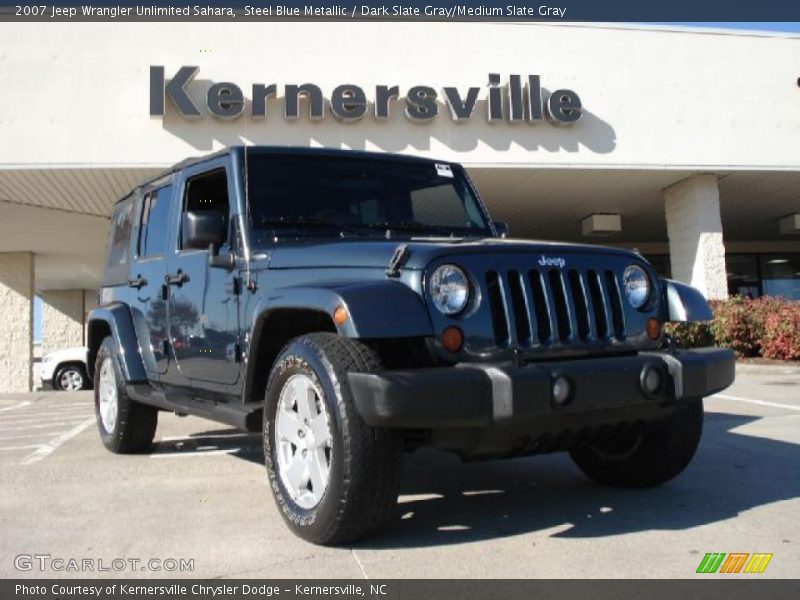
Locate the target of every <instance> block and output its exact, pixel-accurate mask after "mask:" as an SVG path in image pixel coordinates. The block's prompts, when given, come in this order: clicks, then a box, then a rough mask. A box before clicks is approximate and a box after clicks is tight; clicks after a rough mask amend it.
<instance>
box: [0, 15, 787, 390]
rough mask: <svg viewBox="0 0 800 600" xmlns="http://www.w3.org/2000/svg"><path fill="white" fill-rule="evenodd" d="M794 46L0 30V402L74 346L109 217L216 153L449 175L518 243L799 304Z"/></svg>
mask: <svg viewBox="0 0 800 600" xmlns="http://www.w3.org/2000/svg"><path fill="white" fill-rule="evenodd" d="M799 77H800V37H799V36H796V35H785V34H761V33H754V32H742V31H721V30H716V31H711V30H694V29H693V30H688V29H681V28H663V27H639V26H635V27H634V26H622V25H620V26H615V25H579V24H558V25H551V24H541V23H540V24H536V23H477V22H469V23H454V22H449V23H439V22H436V23H434V22H427V23H403V22H330V23H323V22H279V23H275V22H272V23H270V22H264V23H253V22H250V23H228V22H226V23H221V22H215V23H186V22H184V23H180V22H175V23H112V24H102V25H101V24H91V23H0V89H2V93H1V94H0V140H1V142H0V307H2V311H0V392H19V391H28V390H30V389H31V387H32V384H33V381H32V374H31V373H32V368H31V364H32V337H33V299H34V297H35V296H37V295H38V296H40V297H41V299H42V301H43V316H42V346H43V351H44V352H48V351H51V350H56V349H60V348H65V347H69V346H76V345H82V344H83V343H84V340H85V320H86V314H87V311H88V310H90V309H91V307H92V305H93V304H94V302H95V298H96V289H97V287H98V285H99V282H100V278H101V274H102V270H103V262H104V253H105V240H106V234H107V230H108V225H109V215H110V213H111V210H112V206H113V204H114V202H115V200H117V199H118V198H119V197H120V196H122V195H123V194H124V193H125V192H126V191H127V190H129V189H130V188H131V187H132V186H134V185H135V184H136V183H137V182H139V181H141V180H143V179H145V178H147V177H149V176H152V175H154V174H155V173H158V172H159V171H160V170H162V169H163V168H164V167H166V166H168V165H170V164H173V163H175V162H177V161H180V160H182V159H184V158H187V157H190V156H197V155H202V154H205V153H209V152H211V151H213V150H216V149H219V148H221V147H223V146H226V145H235V144H267V145H292V146H328V147H336V148H350V149H359V150H373V151H379V152H398V153H405V154H414V155H421V156H426V157H435V158H438V159H441V160H442V161H456V162H460V163H463V164H464V165H465V166H466V167H467V169H468V172H469V174H470V176H471V177H472V179H473V180H474V183H475V185H476V187H477V188H478V190H479V191H480V193H481V195H482V197H483V199H484V201H485V202H486V204H487V205H488V208H489V210H490V212H491V213H492V215H493V216H494V218H495V219H497V220H502V221H506V222H508V224H509V228H510V235H511V236H512V237H519V238H530V239H548V240H567V241H574V242H591V243H600V244H611V245H619V246H624V247H629V248H638V249H639V251H640V252H642V253H643V254H644V255H645V256H647V257H648V258H649V259H650V260H651V261H652V262H653V264H654V265H655V266H656V268H657V269H658V270H659V271H660V272H661V273H662V274H664V275H669V276H671V277H672V278H674V279H678V280H681V281H685V282H689V283H691V284H692V285H694V286H696V287H698V288H699V289H700V290H702V291H703V293H704V294H705V295H706V296H707V297H708V298H723V297H726V296H728V295H729V294H743V295H748V296H759V295H764V294H771V295H782V296H785V297H790V298H794V299H799V300H800V87H798V86H799V84H800V80H799V79H798V78H799Z"/></svg>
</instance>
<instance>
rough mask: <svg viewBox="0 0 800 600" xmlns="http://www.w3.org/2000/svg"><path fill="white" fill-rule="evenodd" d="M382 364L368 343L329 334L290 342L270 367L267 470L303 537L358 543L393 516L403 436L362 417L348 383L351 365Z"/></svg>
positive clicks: (376, 366)
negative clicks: (376, 426) (358, 540)
mask: <svg viewBox="0 0 800 600" xmlns="http://www.w3.org/2000/svg"><path fill="white" fill-rule="evenodd" d="M379 368H380V360H379V358H378V356H377V354H375V352H373V351H372V350H371V349H370V348H369V347H368V346H366V345H364V344H362V343H361V342H358V341H355V340H350V339H347V338H341V337H339V336H337V335H335V334H330V333H314V334H309V335H304V336H301V337H299V338H296V339H294V340H292V341H291V342H290V343H289V344H288V345H287V346H286V347H285V348H284V349H283V351H282V352H281V354H280V355H279V356H278V359H277V361H276V362H275V365H274V366H273V368H272V371H271V373H270V377H269V382H268V384H267V392H266V399H265V409H264V456H265V459H266V464H267V473H268V476H269V481H270V485H271V487H272V492H273V495H274V496H275V501H276V503H277V504H278V508H279V510H280V511H281V514H282V515H283V518H284V520H285V521H286V523H287V524H288V525H289V527H290V529H292V531H294V532H295V533H296V534H297V535H299V536H300V537H301V538H303V539H305V540H308V541H310V542H314V543H317V544H341V543H344V542H350V541H354V540H357V539H360V538H363V537H366V536H367V535H369V534H371V533H373V532H374V531H376V530H377V529H378V528H380V527H381V526H382V525H383V524H384V523H385V522H386V521H387V520H388V518H389V517H390V516H391V512H392V509H393V508H394V506H395V504H396V501H397V495H398V491H399V487H400V477H401V472H402V458H403V447H402V439H401V438H400V436H399V435H398V434H397V433H396V432H393V431H391V430H386V429H380V428H374V427H371V426H369V425H367V424H366V423H365V422H364V421H363V420H362V419H361V416H360V415H359V414H358V412H357V411H356V408H355V405H354V402H353V396H352V392H351V391H350V386H349V384H348V381H347V373H348V372H350V371H374V370H377V369H379Z"/></svg>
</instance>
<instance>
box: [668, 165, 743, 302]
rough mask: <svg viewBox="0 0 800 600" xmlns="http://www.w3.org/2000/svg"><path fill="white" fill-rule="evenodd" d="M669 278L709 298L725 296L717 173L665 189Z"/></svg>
mask: <svg viewBox="0 0 800 600" xmlns="http://www.w3.org/2000/svg"><path fill="white" fill-rule="evenodd" d="M664 209H665V213H666V217H667V233H668V235H669V255H670V259H671V261H672V277H673V278H674V279H677V280H678V281H682V282H684V283H688V284H690V285H692V286H693V287H696V288H697V289H699V290H700V291H701V292H703V294H704V295H705V297H706V298H708V299H709V300H718V299H723V298H727V297H728V281H727V277H726V275H725V245H724V244H723V242H722V220H721V219H720V209H719V186H718V185H717V176H716V175H695V176H694V177H689V178H688V179H684V180H683V181H679V182H678V183H676V184H674V185H672V186H670V187H668V188H667V189H665V190H664Z"/></svg>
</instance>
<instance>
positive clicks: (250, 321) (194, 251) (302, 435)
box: [88, 147, 734, 544]
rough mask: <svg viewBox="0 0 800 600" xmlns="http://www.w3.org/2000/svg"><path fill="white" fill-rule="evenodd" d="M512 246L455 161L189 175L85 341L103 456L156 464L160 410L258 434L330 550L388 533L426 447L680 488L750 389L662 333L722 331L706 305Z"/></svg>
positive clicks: (278, 487)
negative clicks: (145, 456) (405, 464)
mask: <svg viewBox="0 0 800 600" xmlns="http://www.w3.org/2000/svg"><path fill="white" fill-rule="evenodd" d="M504 230H505V227H504V226H503V225H502V224H500V223H493V222H492V221H491V220H490V219H489V215H488V214H487V212H486V208H485V207H484V205H483V204H482V202H481V200H480V198H479V196H478V194H477V192H476V190H475V188H474V187H473V186H472V184H471V183H470V180H469V178H468V177H467V174H466V172H465V171H464V169H463V168H462V167H461V166H459V165H457V164H451V163H444V162H435V161H432V160H426V159H420V158H413V157H405V156H393V155H384V154H370V153H363V152H348V151H337V150H321V149H319V150H317V149H315V150H311V149H299V148H294V149H293V148H262V147H237V148H230V149H226V150H224V151H222V152H219V153H216V154H213V155H211V156H206V157H203V158H198V159H192V160H188V161H186V162H183V163H181V164H178V165H176V166H175V167H173V168H172V169H169V170H168V171H166V172H165V173H163V174H161V175H159V176H158V177H156V178H154V179H152V180H150V181H147V182H145V183H143V184H142V185H141V186H139V187H137V188H136V189H134V190H133V191H132V192H131V193H130V194H129V195H128V196H126V197H125V198H123V199H122V200H120V202H119V203H118V204H117V205H116V208H115V211H114V215H113V219H112V223H111V230H110V234H109V239H108V260H107V264H106V269H105V274H104V280H103V283H102V288H101V290H100V306H99V308H97V309H96V310H94V311H93V312H92V313H91V316H90V319H89V334H88V338H89V364H90V365H93V373H92V377H93V379H94V381H95V384H96V385H95V408H96V412H97V424H98V427H99V430H100V437H101V439H102V441H103V444H104V445H105V446H106V447H107V448H108V449H109V450H111V451H112V452H118V453H127V452H139V451H143V450H146V449H147V448H149V447H150V445H151V444H152V441H153V437H154V434H155V430H156V422H157V417H158V412H159V411H161V410H166V411H174V412H177V413H182V414H183V413H189V414H193V415H198V416H201V417H207V418H209V419H213V420H216V421H220V422H223V423H227V424H229V425H233V426H235V427H239V428H241V429H243V430H246V431H253V432H256V431H262V432H263V440H264V454H265V461H266V465H267V472H268V476H269V482H270V485H271V487H272V491H273V494H274V496H275V500H276V502H277V504H278V506H279V508H280V511H281V513H282V515H283V517H284V518H285V520H286V522H287V523H288V525H289V527H291V529H292V530H294V531H295V532H296V533H297V534H298V535H300V536H301V537H303V538H305V539H307V540H310V541H312V542H316V543H322V544H334V543H342V542H347V541H352V540H355V539H358V538H361V537H364V536H366V535H368V534H370V533H372V532H373V531H375V530H376V529H377V528H378V527H379V526H380V525H381V524H383V523H384V522H385V521H386V520H387V518H388V517H389V516H390V515H391V513H392V510H393V507H394V506H395V503H396V501H397V495H398V489H399V485H400V477H401V471H402V460H403V453H404V452H407V451H411V450H414V449H415V448H418V447H420V446H431V447H435V448H440V449H443V450H447V451H451V452H455V453H457V454H458V455H460V456H461V457H463V458H465V459H469V460H474V459H486V458H499V457H511V456H519V455H526V454H535V453H543V452H554V451H568V452H569V453H570V455H571V456H572V458H573V459H574V461H575V462H576V463H577V465H578V467H580V469H581V470H582V471H583V472H584V473H586V474H587V475H588V476H589V477H591V478H593V479H595V480H597V481H599V482H602V483H605V484H610V485H619V486H634V487H638V486H652V485H657V484H660V483H662V482H664V481H667V480H669V479H671V478H673V477H675V476H676V475H677V474H678V473H680V472H681V471H682V470H683V469H684V468H685V467H686V466H687V465H688V463H689V461H690V460H691V458H692V456H693V454H694V452H695V449H696V447H697V444H698V441H699V439H700V433H701V429H702V422H703V405H702V398H703V397H704V396H707V395H709V394H713V393H715V392H718V391H720V390H722V389H724V388H725V387H727V386H728V385H730V384H731V382H732V381H733V378H734V359H733V355H732V354H731V353H730V352H729V351H727V350H721V349H715V348H708V349H702V350H686V351H678V350H676V349H674V348H672V347H671V345H670V343H669V340H668V339H667V338H666V336H665V335H664V332H663V325H664V323H665V322H667V321H687V320H706V319H709V318H710V317H711V313H710V311H709V308H708V305H707V303H706V301H705V300H704V298H703V297H702V296H701V295H700V293H699V292H697V291H696V290H694V289H692V288H690V287H688V286H685V285H682V284H679V283H677V282H672V281H668V280H661V279H659V278H658V277H657V276H656V274H655V272H654V271H653V269H652V267H651V266H650V265H649V264H648V263H647V262H646V261H645V260H644V259H643V258H642V257H641V256H640V255H639V254H637V253H635V252H630V251H626V250H618V249H611V248H603V247H595V246H585V245H577V244H560V243H550V242H531V241H520V240H510V239H505V231H504Z"/></svg>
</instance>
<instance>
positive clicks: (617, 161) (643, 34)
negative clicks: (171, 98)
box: [0, 23, 800, 170]
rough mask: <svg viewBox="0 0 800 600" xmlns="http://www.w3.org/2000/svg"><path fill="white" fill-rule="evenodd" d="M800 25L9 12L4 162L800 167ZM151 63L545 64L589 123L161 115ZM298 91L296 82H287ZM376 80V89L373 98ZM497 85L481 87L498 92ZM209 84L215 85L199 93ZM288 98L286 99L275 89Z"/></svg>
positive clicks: (2, 59) (466, 75)
mask: <svg viewBox="0 0 800 600" xmlns="http://www.w3.org/2000/svg"><path fill="white" fill-rule="evenodd" d="M798 58H800V38H797V37H795V38H790V37H769V36H757V35H750V34H725V33H686V32H674V31H663V30H641V29H626V28H614V27H600V26H569V25H544V24H488V23H452V24H451V23H425V24H424V25H421V24H419V23H264V24H257V23H248V24H245V23H234V24H226V23H162V24H155V23H112V24H105V25H103V26H102V27H101V26H98V25H97V24H90V23H30V24H22V23H13V24H12V23H2V24H0V87H1V88H2V89H3V93H2V94H0V137H2V139H3V143H2V144H1V145H0V168H2V167H9V166H11V165H15V164H16V165H19V164H37V165H42V164H62V165H72V164H92V165H111V164H126V165H131V166H132V165H137V164H140V165H160V164H168V163H172V162H174V161H176V160H179V159H182V158H184V157H186V156H188V155H196V154H201V153H204V152H206V151H209V150H211V149H213V148H217V147H220V146H221V145H224V144H231V143H239V142H241V141H243V140H245V141H252V142H257V143H277V144H299V145H309V144H313V145H329V146H343V147H354V148H366V149H382V150H391V151H399V152H412V153H420V154H426V155H435V156H439V157H442V158H444V159H452V160H460V161H462V162H465V163H468V164H471V165H479V164H498V163H503V164H520V165H536V166H538V165H543V166H547V165H576V166H577V165H582V166H587V165H588V166H609V167H614V166H617V167H619V166H629V167H631V166H632V167H643V168H644V167H648V168H653V167H655V168H660V167H665V166H667V167H669V166H671V167H678V166H680V167H684V168H697V169H704V168H707V169H717V170H724V169H726V168H737V167H745V168H755V167H758V168H764V169H797V168H800V110H799V109H798V107H799V106H800V89H798V87H797V83H796V80H797V77H798V75H800V67H798V64H800V63H798ZM150 65H165V66H166V68H167V75H168V76H170V75H171V74H172V73H174V72H175V70H177V68H178V67H179V66H181V65H198V66H199V67H200V73H199V75H198V80H203V82H201V84H200V85H199V86H198V87H197V88H195V89H196V91H201V89H200V88H202V87H203V86H205V87H207V86H208V85H210V83H209V81H215V82H218V81H225V80H227V81H232V82H234V83H237V84H238V85H240V86H241V87H242V88H243V89H245V93H246V95H247V96H249V87H250V85H251V84H252V83H267V84H269V83H277V84H279V86H280V89H282V86H283V85H284V84H286V83H297V84H300V83H304V82H313V83H317V84H318V85H320V86H321V87H322V88H323V91H324V92H326V93H328V94H329V93H330V92H331V90H332V89H333V87H334V86H335V85H338V84H342V83H354V84H358V85H361V86H362V87H364V88H365V89H367V90H370V88H374V86H375V85H376V84H379V83H381V84H384V83H385V84H398V85H400V87H401V91H405V90H407V89H408V87H409V86H410V85H412V84H428V85H431V86H433V87H435V88H437V89H439V90H441V87H442V86H445V85H455V86H458V87H459V88H467V87H469V86H473V85H477V86H483V87H485V85H486V77H487V74H488V73H489V72H499V73H501V74H503V76H504V78H505V77H506V76H507V75H508V74H509V73H518V74H521V75H526V74H539V75H541V76H542V84H543V86H544V87H546V88H549V89H551V90H552V89H554V88H556V87H566V88H571V89H574V90H575V91H576V92H577V93H578V94H579V95H580V97H581V99H582V101H583V105H584V107H585V109H586V114H585V116H584V119H583V120H582V121H581V122H580V123H578V124H577V125H575V126H573V127H571V128H564V127H561V128H559V127H555V126H552V125H550V124H548V123H540V124H538V125H535V126H531V125H528V124H518V125H510V124H508V123H498V124H493V125H489V124H488V123H487V122H486V119H485V106H484V105H482V104H481V105H479V106H478V107H477V108H476V114H475V115H474V116H473V118H472V119H471V120H470V121H469V122H466V123H458V124H457V123H453V122H451V121H450V119H449V116H448V115H447V114H446V113H444V111H443V107H442V109H441V110H440V116H439V117H438V118H437V119H435V121H434V122H432V123H430V124H425V125H419V124H414V123H411V122H409V121H407V120H406V118H405V117H404V116H403V115H401V114H400V111H399V110H395V111H394V114H393V116H392V118H390V119H389V121H388V122H385V123H377V122H375V121H374V120H373V119H372V118H371V117H370V116H368V117H366V118H364V119H363V120H362V121H360V122H357V123H355V124H343V123H341V122H339V121H336V120H335V119H334V118H333V117H332V116H330V115H328V116H326V118H325V119H324V120H323V121H322V122H318V123H311V122H309V120H308V119H307V118H301V119H300V120H298V121H296V122H293V123H289V122H286V121H284V120H283V119H282V117H281V116H280V115H279V114H275V113H274V112H273V115H272V116H271V117H269V118H268V119H267V120H265V121H257V120H253V119H252V118H250V117H246V116H243V117H241V118H240V119H238V120H235V121H232V122H221V121H215V120H213V119H212V117H210V116H207V117H205V118H204V119H203V120H202V121H199V122H190V121H186V120H184V119H183V118H181V117H179V116H177V115H176V114H174V113H173V114H167V116H166V118H165V119H164V120H163V121H162V120H161V119H151V118H150V117H149V114H148V98H149V97H148V88H149V67H150ZM281 93H282V92H281ZM373 93H374V92H373V91H368V97H372V95H373ZM485 94H486V90H485V89H483V91H482V95H481V98H485ZM196 96H197V97H201V94H196ZM271 108H272V109H273V110H274V109H275V108H278V109H280V108H282V102H281V103H280V104H276V103H273V104H272V105H271Z"/></svg>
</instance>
